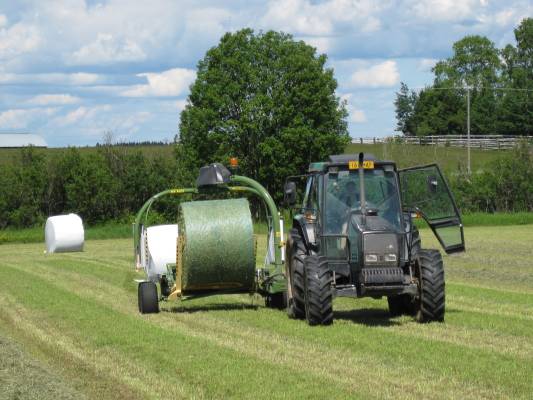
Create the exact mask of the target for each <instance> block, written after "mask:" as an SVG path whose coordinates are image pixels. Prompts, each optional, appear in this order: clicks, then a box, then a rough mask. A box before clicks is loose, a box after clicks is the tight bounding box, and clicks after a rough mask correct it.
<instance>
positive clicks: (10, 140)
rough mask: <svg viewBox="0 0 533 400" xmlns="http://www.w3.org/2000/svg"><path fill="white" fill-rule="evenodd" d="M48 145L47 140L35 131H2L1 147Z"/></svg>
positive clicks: (0, 136)
mask: <svg viewBox="0 0 533 400" xmlns="http://www.w3.org/2000/svg"><path fill="white" fill-rule="evenodd" d="M28 146H35V147H48V145H47V144H46V142H45V140H44V139H43V138H42V137H41V136H39V135H35V134H33V133H0V148H17V147H28Z"/></svg>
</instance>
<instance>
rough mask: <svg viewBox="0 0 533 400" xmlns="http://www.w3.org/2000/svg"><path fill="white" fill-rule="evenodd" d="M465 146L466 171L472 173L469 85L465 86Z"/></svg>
mask: <svg viewBox="0 0 533 400" xmlns="http://www.w3.org/2000/svg"><path fill="white" fill-rule="evenodd" d="M466 147H467V153H468V159H467V171H468V174H469V175H470V174H471V173H472V167H471V165H470V86H467V87H466Z"/></svg>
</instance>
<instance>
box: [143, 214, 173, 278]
mask: <svg viewBox="0 0 533 400" xmlns="http://www.w3.org/2000/svg"><path fill="white" fill-rule="evenodd" d="M141 240H142V241H141V243H142V244H143V247H144V249H142V250H141V254H142V260H143V267H144V269H145V271H146V274H147V275H148V278H149V279H150V278H152V277H160V276H161V275H165V274H166V273H167V264H175V263H176V242H177V240H178V225H176V224H173V225H154V226H150V227H148V228H146V230H145V231H144V232H143V237H142V239H141Z"/></svg>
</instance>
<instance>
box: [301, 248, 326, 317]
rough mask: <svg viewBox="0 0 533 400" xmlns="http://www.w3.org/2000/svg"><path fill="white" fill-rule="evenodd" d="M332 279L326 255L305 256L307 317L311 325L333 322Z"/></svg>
mask: <svg viewBox="0 0 533 400" xmlns="http://www.w3.org/2000/svg"><path fill="white" fill-rule="evenodd" d="M332 280H333V276H332V273H331V271H330V270H329V269H328V264H327V259H326V258H325V257H319V256H315V255H310V256H307V257H305V260H304V284H305V291H304V294H305V318H306V319H307V323H308V324H309V325H329V324H331V323H332V322H333V291H332V289H331V282H332Z"/></svg>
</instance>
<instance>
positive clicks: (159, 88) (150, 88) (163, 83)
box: [122, 68, 196, 97]
mask: <svg viewBox="0 0 533 400" xmlns="http://www.w3.org/2000/svg"><path fill="white" fill-rule="evenodd" d="M137 76H139V77H144V78H146V80H147V81H148V83H147V84H146V85H136V86H134V87H133V88H131V89H128V90H125V91H124V92H122V95H123V96H126V97H157V96H161V97H165V96H179V95H181V94H183V93H184V92H185V91H186V90H188V88H189V85H190V84H191V83H192V82H193V81H194V79H195V77H196V72H195V71H194V70H192V69H186V68H173V69H169V70H167V71H163V72H161V73H152V72H151V73H144V74H138V75H137Z"/></svg>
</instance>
